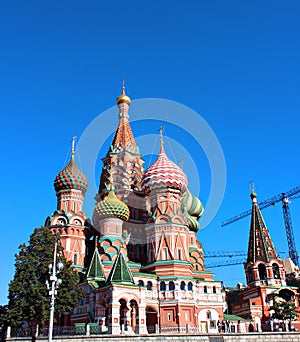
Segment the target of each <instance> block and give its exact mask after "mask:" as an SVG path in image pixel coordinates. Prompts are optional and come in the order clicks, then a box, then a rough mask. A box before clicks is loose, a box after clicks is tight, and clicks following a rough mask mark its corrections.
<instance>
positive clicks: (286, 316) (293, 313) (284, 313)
mask: <svg viewBox="0 0 300 342" xmlns="http://www.w3.org/2000/svg"><path fill="white" fill-rule="evenodd" d="M270 310H273V311H274V313H273V314H272V318H275V319H279V320H282V321H285V320H289V321H292V320H294V319H295V318H296V317H297V315H298V311H297V308H296V306H295V303H293V302H287V301H280V302H279V301H274V304H273V306H271V307H270Z"/></svg>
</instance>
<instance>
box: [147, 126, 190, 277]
mask: <svg viewBox="0 0 300 342" xmlns="http://www.w3.org/2000/svg"><path fill="white" fill-rule="evenodd" d="M187 185H188V180H187V177H186V175H185V173H184V172H183V171H182V169H181V168H180V167H178V166H177V165H176V164H174V163H173V162H172V161H171V160H170V159H169V158H168V157H167V155H166V154H165V151H164V143H163V139H162V127H161V129H160V152H159V156H158V158H157V160H156V161H155V162H154V163H153V164H152V165H151V166H150V167H149V168H148V169H147V170H146V172H145V174H144V177H143V180H142V187H143V189H144V191H145V193H146V196H147V200H148V216H149V219H148V221H147V225H146V236H147V244H148V260H147V261H148V264H149V265H148V266H147V267H146V268H145V270H146V269H147V271H148V272H151V273H152V272H155V273H156V274H158V275H169V276H174V275H179V276H191V275H192V266H191V263H190V262H189V248H188V244H189V237H190V235H189V228H188V225H187V220H186V218H185V217H184V215H183V213H182V211H181V199H182V197H183V194H184V193H185V191H186V190H187Z"/></svg>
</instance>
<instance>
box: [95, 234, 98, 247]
mask: <svg viewBox="0 0 300 342" xmlns="http://www.w3.org/2000/svg"><path fill="white" fill-rule="evenodd" d="M97 244H98V236H97V235H96V236H95V249H96V248H97Z"/></svg>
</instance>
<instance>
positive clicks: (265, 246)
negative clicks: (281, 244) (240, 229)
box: [247, 188, 278, 263]
mask: <svg viewBox="0 0 300 342" xmlns="http://www.w3.org/2000/svg"><path fill="white" fill-rule="evenodd" d="M250 197H251V199H252V214H251V223H250V234H249V244H248V258H247V262H251V263H255V262H256V261H263V262H269V261H270V260H271V259H277V258H278V256H277V252H276V249H275V247H274V245H273V242H272V239H271V236H270V233H269V230H268V228H267V226H266V224H265V221H264V219H263V217H262V214H261V211H260V209H259V206H258V204H257V195H256V193H255V192H254V188H252V192H251V194H250Z"/></svg>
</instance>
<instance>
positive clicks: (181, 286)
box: [180, 281, 185, 291]
mask: <svg viewBox="0 0 300 342" xmlns="http://www.w3.org/2000/svg"><path fill="white" fill-rule="evenodd" d="M180 290H182V291H184V290H185V282H184V281H182V282H181V283H180Z"/></svg>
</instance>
